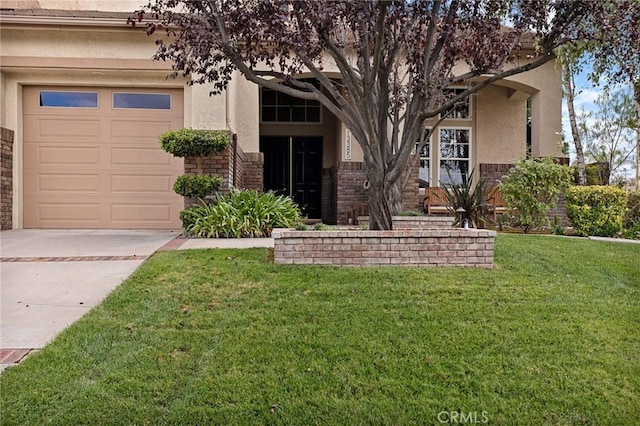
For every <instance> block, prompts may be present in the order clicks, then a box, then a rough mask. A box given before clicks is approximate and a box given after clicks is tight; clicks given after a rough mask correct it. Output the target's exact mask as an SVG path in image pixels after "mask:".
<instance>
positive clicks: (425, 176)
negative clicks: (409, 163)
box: [416, 130, 433, 188]
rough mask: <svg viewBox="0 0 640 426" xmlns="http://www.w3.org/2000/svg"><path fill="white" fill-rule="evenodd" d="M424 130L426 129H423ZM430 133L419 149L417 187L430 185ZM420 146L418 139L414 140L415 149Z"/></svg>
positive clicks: (431, 138)
mask: <svg viewBox="0 0 640 426" xmlns="http://www.w3.org/2000/svg"><path fill="white" fill-rule="evenodd" d="M425 132H426V130H425ZM432 140H433V137H432V136H431V135H430V136H429V140H428V141H427V143H426V144H425V145H424V146H423V147H422V149H421V150H420V169H419V171H418V187H419V188H428V187H429V186H431V141H432ZM419 146H420V141H418V142H416V149H417V148H418V147H419Z"/></svg>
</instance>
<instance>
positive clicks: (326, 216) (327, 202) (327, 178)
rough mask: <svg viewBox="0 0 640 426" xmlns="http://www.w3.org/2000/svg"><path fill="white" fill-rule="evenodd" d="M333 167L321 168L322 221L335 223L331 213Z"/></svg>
mask: <svg viewBox="0 0 640 426" xmlns="http://www.w3.org/2000/svg"><path fill="white" fill-rule="evenodd" d="M333 173H334V171H333V169H322V207H321V210H322V222H323V223H331V224H335V223H336V222H335V215H333V214H332V213H333V210H332V209H333V198H334V197H332V195H333V193H332V190H333V180H332V176H333Z"/></svg>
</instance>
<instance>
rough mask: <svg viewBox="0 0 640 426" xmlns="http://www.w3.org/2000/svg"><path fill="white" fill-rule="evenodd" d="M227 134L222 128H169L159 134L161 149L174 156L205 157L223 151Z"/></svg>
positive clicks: (227, 140)
mask: <svg viewBox="0 0 640 426" xmlns="http://www.w3.org/2000/svg"><path fill="white" fill-rule="evenodd" d="M229 143H230V140H229V134H228V133H227V132H226V131H223V130H196V129H180V130H171V131H169V132H165V133H163V134H161V135H160V144H161V145H162V149H164V150H165V151H166V152H168V153H170V154H172V155H174V156H175V157H181V158H186V157H205V156H207V155H211V154H216V153H218V152H222V151H224V149H225V148H226V147H227V146H228V145H229Z"/></svg>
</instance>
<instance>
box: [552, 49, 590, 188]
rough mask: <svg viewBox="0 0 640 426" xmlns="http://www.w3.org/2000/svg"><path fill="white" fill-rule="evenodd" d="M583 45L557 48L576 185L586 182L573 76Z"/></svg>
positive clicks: (576, 70)
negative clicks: (573, 147)
mask: <svg viewBox="0 0 640 426" xmlns="http://www.w3.org/2000/svg"><path fill="white" fill-rule="evenodd" d="M582 46H583V45H578V44H576V45H575V47H574V46H567V47H563V48H559V49H558V50H557V51H556V53H557V55H558V59H557V61H558V63H559V64H560V67H561V70H562V92H563V94H564V96H565V98H566V99H567V109H568V111H569V124H570V125H571V137H572V138H573V145H574V146H575V148H576V165H577V168H578V185H586V184H587V170H586V166H585V162H584V150H583V148H582V135H581V134H580V128H579V126H578V118H577V116H576V111H575V103H574V101H575V97H576V83H575V76H576V74H578V72H579V70H580V69H581V68H582V67H581V64H582V62H581V59H582V57H581V55H582V51H583V49H584V48H583V47H582Z"/></svg>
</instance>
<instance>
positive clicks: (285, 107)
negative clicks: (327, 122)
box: [260, 80, 321, 123]
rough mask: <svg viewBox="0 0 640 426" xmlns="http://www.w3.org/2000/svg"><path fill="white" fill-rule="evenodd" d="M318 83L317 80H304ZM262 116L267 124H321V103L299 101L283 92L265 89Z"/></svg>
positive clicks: (262, 92)
mask: <svg viewBox="0 0 640 426" xmlns="http://www.w3.org/2000/svg"><path fill="white" fill-rule="evenodd" d="M302 81H307V82H311V83H313V82H316V84H317V80H302ZM260 94H261V114H262V121H263V122H265V123H320V110H321V107H320V103H319V102H318V101H309V100H306V99H298V98H294V97H292V96H289V95H286V94H284V93H282V92H277V91H275V90H271V89H268V88H266V87H263V88H261V89H260Z"/></svg>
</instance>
